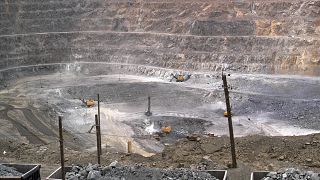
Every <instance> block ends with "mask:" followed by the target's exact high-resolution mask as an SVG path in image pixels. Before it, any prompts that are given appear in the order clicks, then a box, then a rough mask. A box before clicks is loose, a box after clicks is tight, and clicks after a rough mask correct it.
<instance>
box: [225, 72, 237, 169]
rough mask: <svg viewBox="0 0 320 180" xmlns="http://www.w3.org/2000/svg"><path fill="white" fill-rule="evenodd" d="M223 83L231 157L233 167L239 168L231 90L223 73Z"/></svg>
mask: <svg viewBox="0 0 320 180" xmlns="http://www.w3.org/2000/svg"><path fill="white" fill-rule="evenodd" d="M222 81H223V89H224V94H225V98H226V106H227V112H228V124H229V134H230V144H231V156H232V167H233V168H236V167H237V160H236V148H235V144H234V136H233V126H232V118H231V106H230V100H229V90H228V83H227V77H226V75H224V74H223V73H222Z"/></svg>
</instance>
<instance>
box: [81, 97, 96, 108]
mask: <svg viewBox="0 0 320 180" xmlns="http://www.w3.org/2000/svg"><path fill="white" fill-rule="evenodd" d="M80 100H81V101H82V102H83V104H84V105H86V106H87V107H92V106H94V104H95V102H94V100H93V99H88V100H84V99H80Z"/></svg>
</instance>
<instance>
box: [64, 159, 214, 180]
mask: <svg viewBox="0 0 320 180" xmlns="http://www.w3.org/2000/svg"><path fill="white" fill-rule="evenodd" d="M66 179H67V180H78V179H80V180H85V179H90V180H144V179H161V180H169V179H170V180H172V179H181V180H201V179H203V180H204V179H206V180H218V179H217V178H215V177H213V176H211V175H210V174H208V173H205V172H199V171H191V170H187V169H158V168H146V167H142V166H141V165H135V166H118V165H117V163H112V164H111V165H109V166H106V167H101V166H99V165H91V164H89V165H88V166H85V167H83V166H73V167H72V170H71V172H68V173H67V174H66Z"/></svg>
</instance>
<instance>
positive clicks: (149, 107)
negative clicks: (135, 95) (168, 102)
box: [145, 96, 152, 116]
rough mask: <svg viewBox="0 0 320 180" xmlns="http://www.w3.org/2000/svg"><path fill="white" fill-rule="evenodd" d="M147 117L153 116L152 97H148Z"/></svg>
mask: <svg viewBox="0 0 320 180" xmlns="http://www.w3.org/2000/svg"><path fill="white" fill-rule="evenodd" d="M145 115H146V116H151V115H152V112H151V98H150V96H148V110H147V112H145Z"/></svg>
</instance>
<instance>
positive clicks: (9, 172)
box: [0, 164, 22, 176]
mask: <svg viewBox="0 0 320 180" xmlns="http://www.w3.org/2000/svg"><path fill="white" fill-rule="evenodd" d="M0 176H22V173H20V172H18V171H17V170H16V169H15V168H13V167H8V166H4V165H1V164H0Z"/></svg>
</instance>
